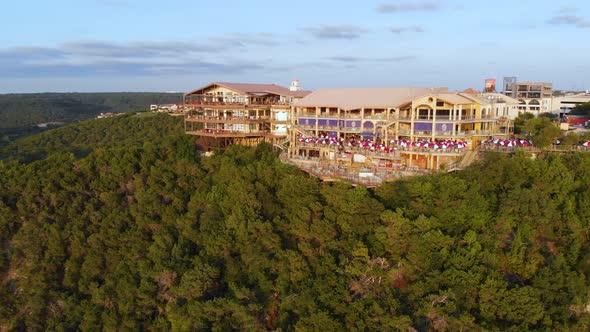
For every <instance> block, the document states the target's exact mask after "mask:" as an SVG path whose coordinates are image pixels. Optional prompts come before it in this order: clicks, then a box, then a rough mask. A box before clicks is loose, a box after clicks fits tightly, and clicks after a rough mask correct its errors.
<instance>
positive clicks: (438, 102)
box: [436, 101, 445, 106]
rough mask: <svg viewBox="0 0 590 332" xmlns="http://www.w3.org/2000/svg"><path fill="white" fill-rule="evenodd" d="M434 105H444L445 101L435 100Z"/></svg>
mask: <svg viewBox="0 0 590 332" xmlns="http://www.w3.org/2000/svg"><path fill="white" fill-rule="evenodd" d="M436 106H445V102H444V101H437V102H436Z"/></svg>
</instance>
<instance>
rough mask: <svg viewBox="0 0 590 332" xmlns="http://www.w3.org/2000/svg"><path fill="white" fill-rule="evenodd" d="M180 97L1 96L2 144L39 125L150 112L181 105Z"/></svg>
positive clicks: (144, 94)
mask: <svg viewBox="0 0 590 332" xmlns="http://www.w3.org/2000/svg"><path fill="white" fill-rule="evenodd" d="M181 101H182V94H180V93H160V92H112V93H24V94H0V144H1V143H2V141H8V140H14V139H15V138H18V137H23V136H26V135H28V134H33V133H36V132H39V131H41V130H42V129H40V128H37V127H35V126H36V125H37V124H39V123H47V122H58V123H66V124H68V123H72V122H76V121H82V120H87V119H90V118H94V117H96V116H97V115H98V114H100V113H106V112H115V113H120V112H129V111H137V110H147V109H149V105H150V104H172V103H180V102H181Z"/></svg>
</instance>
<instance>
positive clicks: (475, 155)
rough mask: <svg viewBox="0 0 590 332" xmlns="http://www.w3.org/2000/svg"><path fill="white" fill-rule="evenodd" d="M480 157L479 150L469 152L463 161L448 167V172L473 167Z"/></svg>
mask: <svg viewBox="0 0 590 332" xmlns="http://www.w3.org/2000/svg"><path fill="white" fill-rule="evenodd" d="M478 156H479V151H478V150H469V151H467V152H466V153H465V155H463V158H461V160H459V161H457V162H455V163H452V164H450V165H449V166H448V169H447V172H454V171H459V170H462V169H464V168H465V167H467V166H469V165H471V164H472V163H473V162H474V161H476V160H477V158H478Z"/></svg>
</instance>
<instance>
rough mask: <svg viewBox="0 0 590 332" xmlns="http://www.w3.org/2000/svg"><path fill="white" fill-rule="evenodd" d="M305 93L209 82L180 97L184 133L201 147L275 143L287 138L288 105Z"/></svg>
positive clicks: (294, 84)
mask: <svg viewBox="0 0 590 332" xmlns="http://www.w3.org/2000/svg"><path fill="white" fill-rule="evenodd" d="M309 93H310V92H309V91H301V90H299V86H298V82H297V81H294V82H292V84H291V88H285V87H282V86H279V85H276V84H244V83H221V82H217V83H211V84H208V85H206V86H203V87H201V88H198V89H195V90H193V91H190V92H188V93H186V94H185V95H184V105H183V107H184V110H185V131H186V133H187V134H191V135H198V136H199V144H200V145H201V146H202V147H203V148H211V147H219V148H223V147H226V146H227V145H229V144H244V145H256V144H259V143H261V142H269V143H274V144H277V143H278V142H281V141H284V140H285V139H286V138H287V125H288V121H289V112H290V105H291V103H293V102H294V101H296V100H298V99H301V98H303V97H304V96H306V95H307V94H309Z"/></svg>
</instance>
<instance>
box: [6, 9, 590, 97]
mask: <svg viewBox="0 0 590 332" xmlns="http://www.w3.org/2000/svg"><path fill="white" fill-rule="evenodd" d="M2 9H3V13H4V15H3V17H2V21H1V23H0V28H1V30H2V33H1V35H0V41H1V43H0V93H19V92H93V91H94V92H105V91H189V90H192V89H195V88H198V87H201V86H203V85H206V84H208V83H211V82H243V83H276V84H279V85H284V86H288V85H289V83H290V81H291V80H292V79H298V80H299V81H300V85H301V86H302V87H303V88H304V89H310V90H313V89H318V88H328V87H378V86H382V87H383V86H425V87H448V88H449V89H451V90H464V89H466V88H475V89H478V90H481V89H482V88H483V85H484V79H486V78H496V79H497V81H498V87H500V86H501V81H502V78H503V77H505V76H516V77H517V78H518V80H519V81H542V82H551V83H553V86H554V88H555V89H567V90H584V89H588V88H590V42H589V41H590V1H587V0H576V1H571V0H570V1H560V0H537V1H532V0H520V1H514V0H507V1H505V0H496V1H479V0H477V1H466V0H463V1H461V0H427V1H421V0H417V1H387V0H378V1H373V0H354V1H353V0H338V1H332V0H323V1H320V0H315V1H311V0H292V1H288V0H274V1H267V0H250V1H244V0H241V1H240V0H224V1H201V0H166V1H161V0H142V1H136V0H52V1H45V0H20V1H7V2H6V3H5V4H3V5H2Z"/></svg>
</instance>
